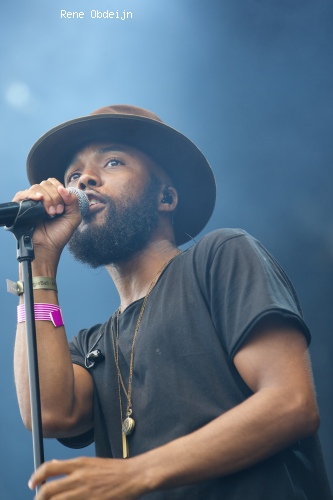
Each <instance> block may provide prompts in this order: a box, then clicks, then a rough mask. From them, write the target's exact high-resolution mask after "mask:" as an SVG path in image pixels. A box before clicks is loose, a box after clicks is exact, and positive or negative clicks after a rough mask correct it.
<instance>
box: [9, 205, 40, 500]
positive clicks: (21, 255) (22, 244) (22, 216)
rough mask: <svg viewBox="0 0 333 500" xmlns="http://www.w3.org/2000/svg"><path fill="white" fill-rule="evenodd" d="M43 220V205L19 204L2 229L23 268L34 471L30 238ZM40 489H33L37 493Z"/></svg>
mask: <svg viewBox="0 0 333 500" xmlns="http://www.w3.org/2000/svg"><path fill="white" fill-rule="evenodd" d="M44 217H45V210H44V208H43V205H42V204H35V203H33V202H32V203H31V205H29V204H28V206H27V204H26V202H25V206H24V208H23V207H22V203H21V205H20V209H19V211H18V214H17V216H16V219H15V221H14V223H13V225H12V226H11V227H5V229H6V230H7V231H10V232H12V233H13V234H14V236H15V238H16V239H17V260H18V262H20V263H21V266H22V277H23V296H24V305H25V315H26V336H27V355H28V373H29V390H30V406H31V422H32V444H33V456H34V470H36V469H37V468H38V467H39V466H40V465H41V464H42V463H43V462H44V448H43V432H42V418H41V404H40V386H39V377H38V357H37V340H36V324H35V312H34V300H33V288H32V270H31V262H32V261H33V260H34V258H35V254H34V249H33V242H32V235H33V233H34V230H35V228H36V227H37V226H38V224H39V223H40V222H42V220H43V219H44ZM38 489H39V487H37V488H36V493H37V492H38Z"/></svg>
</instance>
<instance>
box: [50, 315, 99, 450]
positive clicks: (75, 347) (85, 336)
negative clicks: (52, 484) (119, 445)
mask: <svg viewBox="0 0 333 500" xmlns="http://www.w3.org/2000/svg"><path fill="white" fill-rule="evenodd" d="M99 327H100V325H96V326H94V327H93V328H90V329H88V330H80V332H79V333H78V335H77V336H76V337H73V339H72V340H71V341H70V342H69V350H70V354H71V358H72V362H73V364H77V365H80V366H82V367H83V368H85V369H87V370H88V368H87V367H86V363H85V360H86V354H87V353H88V352H89V350H91V348H92V347H93V345H94V341H95V337H96V335H97V334H98V332H99ZM97 338H98V336H97ZM58 441H59V442H60V443H61V444H63V445H64V446H67V447H68V448H74V449H79V448H85V447H86V446H89V445H90V444H91V443H93V442H94V429H90V430H89V431H87V432H85V433H84V434H81V435H79V436H74V437H70V438H60V439H58Z"/></svg>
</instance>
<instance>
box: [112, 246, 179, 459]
mask: <svg viewBox="0 0 333 500" xmlns="http://www.w3.org/2000/svg"><path fill="white" fill-rule="evenodd" d="M180 253H181V250H177V253H176V254H175V255H174V256H173V257H171V259H169V260H168V261H167V262H165V263H164V264H163V266H162V267H161V269H159V271H158V272H157V273H156V275H155V276H154V278H153V280H152V282H151V283H150V285H149V288H148V291H147V293H146V295H145V297H144V300H143V303H142V306H141V309H140V313H139V317H138V320H137V322H136V325H135V329H134V335H133V341H132V347H131V357H130V366H129V376H128V388H127V390H126V387H125V384H124V380H123V377H122V375H121V371H120V367H119V315H120V307H119V308H118V310H117V312H116V338H114V337H115V336H114V329H113V321H112V323H111V337H112V347H113V353H114V359H115V363H116V368H117V375H118V394H119V404H120V420H121V431H122V445H123V458H128V457H129V447H128V441H127V436H129V435H130V434H132V432H133V430H134V427H135V421H134V419H133V418H132V416H131V415H132V413H133V410H132V380H133V367H134V345H135V340H136V337H137V334H138V331H139V327H140V323H141V319H142V316H143V313H144V310H145V308H146V304H147V300H148V297H149V295H150V292H151V291H152V289H153V288H154V286H155V285H156V283H157V280H158V278H159V276H160V275H161V273H162V272H163V270H164V269H165V268H166V266H167V265H168V264H170V262H171V261H172V260H173V259H174V258H175V257H177V255H179V254H180ZM121 388H122V389H123V391H124V394H125V396H126V400H127V405H126V418H125V419H124V420H123V409H122V400H121Z"/></svg>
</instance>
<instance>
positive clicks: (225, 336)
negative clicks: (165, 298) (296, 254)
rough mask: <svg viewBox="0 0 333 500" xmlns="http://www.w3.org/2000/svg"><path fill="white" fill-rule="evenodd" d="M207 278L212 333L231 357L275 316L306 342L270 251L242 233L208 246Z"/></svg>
mask: <svg viewBox="0 0 333 500" xmlns="http://www.w3.org/2000/svg"><path fill="white" fill-rule="evenodd" d="M210 262H211V263H210V268H209V273H208V283H207V284H208V287H209V292H208V293H209V296H210V297H209V302H210V307H211V314H212V318H213V321H214V324H215V328H216V331H217V332H219V334H220V335H221V342H222V344H223V345H224V348H225V349H226V351H227V352H228V354H229V356H230V357H231V358H233V357H234V355H235V354H236V352H237V351H238V350H239V348H240V347H241V345H242V344H243V343H244V342H245V340H246V339H247V338H248V336H249V334H250V333H251V331H252V330H253V328H254V326H255V325H256V324H257V323H258V321H259V320H261V319H262V318H263V317H265V316H269V315H273V314H277V315H280V316H282V317H283V318H285V319H286V320H287V321H288V322H289V323H290V324H292V325H293V326H295V327H296V328H298V329H299V330H300V331H302V332H303V333H304V335H305V337H306V339H307V342H310V338H311V335H310V332H309V329H308V327H307V326H306V324H305V322H304V320H303V318H302V311H301V307H300V304H299V301H298V298H297V295H296V292H295V290H294V288H293V285H292V284H291V282H290V280H289V278H288V277H287V275H286V273H285V272H284V271H283V269H282V268H281V266H280V265H279V264H278V262H277V261H276V260H275V259H274V258H273V257H272V256H271V255H270V253H269V252H267V250H266V249H265V248H264V247H263V246H262V245H261V243H260V242H258V241H257V240H255V239H254V238H253V237H251V236H250V235H248V234H247V233H245V232H243V233H238V234H236V235H233V236H230V237H229V238H227V239H225V240H223V241H222V242H221V243H220V244H215V246H213V254H212V255H211V260H210Z"/></svg>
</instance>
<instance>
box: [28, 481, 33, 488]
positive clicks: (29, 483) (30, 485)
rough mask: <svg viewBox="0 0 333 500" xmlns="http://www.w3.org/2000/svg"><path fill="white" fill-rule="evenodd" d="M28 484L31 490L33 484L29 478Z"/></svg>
mask: <svg viewBox="0 0 333 500" xmlns="http://www.w3.org/2000/svg"><path fill="white" fill-rule="evenodd" d="M28 486H29V488H30V489H31V490H33V489H34V487H33V485H32V481H31V479H29V481H28Z"/></svg>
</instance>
